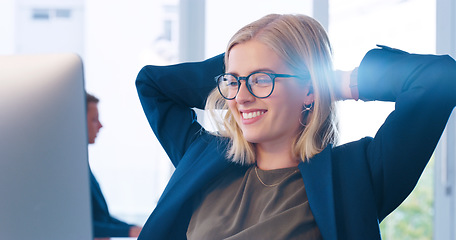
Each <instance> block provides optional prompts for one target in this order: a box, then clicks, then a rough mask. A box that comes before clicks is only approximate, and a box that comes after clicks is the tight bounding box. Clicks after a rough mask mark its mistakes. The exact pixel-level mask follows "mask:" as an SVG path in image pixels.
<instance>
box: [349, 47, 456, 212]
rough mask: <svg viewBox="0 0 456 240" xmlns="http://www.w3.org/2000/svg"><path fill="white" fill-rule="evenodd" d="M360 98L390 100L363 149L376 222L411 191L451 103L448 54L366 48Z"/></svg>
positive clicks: (454, 101) (454, 66)
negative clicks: (390, 109)
mask: <svg viewBox="0 0 456 240" xmlns="http://www.w3.org/2000/svg"><path fill="white" fill-rule="evenodd" d="M357 79H358V84H357V87H358V89H359V96H360V99H362V100H365V101H370V100H381V101H395V102H396V104H395V110H394V111H393V112H392V113H391V114H390V115H389V116H388V118H387V119H386V121H385V122H384V124H383V125H382V126H381V128H380V129H379V131H378V132H377V134H376V136H375V138H374V139H373V141H372V142H371V143H370V144H369V146H368V149H367V158H368V161H369V165H370V168H371V174H372V181H373V184H374V189H375V194H376V199H378V200H379V201H378V202H377V205H378V211H379V216H380V219H381V218H383V217H385V216H386V215H387V214H388V213H389V212H391V211H392V210H394V208H396V207H397V206H398V205H399V204H400V203H401V202H402V201H403V200H404V199H405V198H406V197H407V196H408V194H409V193H410V192H411V191H412V190H413V188H414V187H415V185H416V183H417V181H418V179H419V177H420V175H421V173H422V171H423V169H424V168H425V166H426V164H427V162H428V161H429V159H430V157H431V155H432V153H433V151H434V149H435V147H436V145H437V142H438V140H439V138H440V136H441V134H442V132H443V130H444V128H445V125H446V122H447V120H448V118H449V116H450V114H451V112H452V110H453V108H454V107H455V105H456V94H455V93H456V63H455V61H454V60H453V59H452V58H450V57H449V56H435V55H417V54H409V53H406V52H403V51H400V50H397V49H391V48H388V47H382V48H381V49H374V50H371V51H370V52H369V53H367V54H366V56H365V58H364V59H363V61H362V62H361V65H360V67H359V71H358V78H357Z"/></svg>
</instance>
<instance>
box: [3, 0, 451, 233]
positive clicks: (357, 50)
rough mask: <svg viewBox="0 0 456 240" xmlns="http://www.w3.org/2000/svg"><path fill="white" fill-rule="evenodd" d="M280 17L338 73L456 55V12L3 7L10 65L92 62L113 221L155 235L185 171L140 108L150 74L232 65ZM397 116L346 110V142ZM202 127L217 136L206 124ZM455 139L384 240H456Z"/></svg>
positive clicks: (94, 2) (95, 148) (297, 1)
mask: <svg viewBox="0 0 456 240" xmlns="http://www.w3.org/2000/svg"><path fill="white" fill-rule="evenodd" d="M268 13H302V14H307V15H310V16H313V17H315V18H316V19H318V20H319V21H320V22H321V23H322V24H323V25H324V26H325V28H326V29H327V30H328V33H329V36H330V39H331V41H332V44H333V50H334V63H335V67H336V68H337V69H343V70H349V69H353V68H354V67H356V66H357V65H358V64H359V63H360V61H361V59H362V57H363V55H364V54H365V53H366V52H367V51H368V50H369V49H371V48H374V47H375V44H383V45H388V46H391V47H395V48H401V49H403V50H405V51H409V52H415V53H430V54H435V53H438V54H450V55H452V56H453V57H455V55H456V3H455V1H454V0H345V1H338V0H280V1H278V0H262V1H257V0H230V1H220V0H155V1H151V0H130V1H118V0H114V1H107V0H2V1H0V54H2V55H9V54H35V53H52V52H76V53H78V54H79V55H80V56H81V57H82V59H83V61H84V68H85V85H86V89H87V91H88V92H90V93H93V94H94V95H96V96H97V97H99V98H100V100H101V102H100V103H99V110H100V119H101V121H102V123H103V125H104V127H103V128H102V129H101V131H100V133H99V135H98V138H97V141H96V143H95V144H94V145H91V146H89V161H90V164H91V167H92V169H93V171H94V174H95V175H96V176H97V178H98V180H99V182H100V184H101V187H102V189H103V191H104V194H105V197H106V199H107V201H108V205H109V207H110V210H111V212H112V213H113V214H114V215H116V216H119V217H120V218H122V219H125V220H127V221H130V222H134V223H137V224H143V223H144V222H145V220H146V219H147V217H148V216H149V214H150V213H151V211H152V210H153V208H154V207H155V204H156V202H157V200H158V198H159V196H160V193H161V191H162V190H163V189H164V187H165V185H166V182H167V180H168V178H169V176H170V174H172V171H173V167H172V166H171V165H170V163H169V162H168V160H167V156H166V154H165V153H164V152H163V150H162V149H161V146H160V144H159V143H158V141H157V140H156V139H155V136H154V135H153V133H152V131H151V130H150V128H149V126H148V123H147V121H146V118H145V116H144V113H143V111H142V108H141V106H140V103H139V99H138V97H137V93H136V88H135V85H134V82H135V78H136V75H137V73H138V72H139V70H140V69H141V67H142V66H144V65H148V64H152V65H167V64H173V63H178V62H182V61H197V60H203V59H205V58H208V57H212V56H214V55H216V54H219V53H222V52H223V51H224V49H225V45H226V43H227V42H228V40H229V38H230V37H231V36H232V35H233V34H234V32H235V31H236V30H237V29H239V28H240V27H242V26H243V25H245V24H247V23H249V22H251V21H253V20H256V19H258V18H260V17H262V16H264V15H266V14H268ZM455 94H456V93H455ZM393 107H394V105H393V104H388V103H376V102H374V103H361V102H357V103H355V102H353V101H346V102H343V103H341V104H340V117H341V131H342V142H347V141H351V140H356V139H359V138H361V137H363V136H366V135H370V136H373V135H374V134H375V131H376V130H377V129H378V127H379V126H380V124H381V123H382V122H383V120H384V119H385V117H386V115H387V114H388V113H389V112H391V110H392V109H393ZM423 111H425V109H423ZM198 115H199V119H200V121H201V122H202V123H203V124H205V125H207V126H208V127H209V128H210V126H209V123H208V122H209V121H208V120H207V119H205V115H204V112H202V111H198ZM453 115H454V114H453ZM349 116H351V117H349ZM353 116H356V117H353ZM417 131H419V129H417ZM455 138H456V121H455V120H454V116H453V118H452V119H451V121H450V123H449V124H448V126H447V130H446V132H445V134H444V136H443V137H442V140H441V142H440V144H439V147H438V149H437V151H436V154H435V156H434V157H433V160H432V161H431V163H430V164H429V166H428V168H427V170H426V171H425V173H424V174H423V176H422V178H421V180H420V182H419V185H418V187H417V188H416V189H415V191H414V193H413V194H412V195H411V196H410V197H409V198H408V199H407V200H406V202H405V204H404V205H403V206H401V207H400V208H399V209H398V210H397V211H396V212H395V213H393V214H392V215H390V216H389V217H388V218H387V219H386V220H385V221H384V222H383V223H382V225H381V227H382V235H383V238H384V239H439V240H440V239H442V240H446V239H456V230H455V228H454V226H456V197H455V191H456V190H455V189H454V188H455V183H456V180H455V171H456V168H455V162H456V159H455V148H456V142H455ZM398 184H400V183H398Z"/></svg>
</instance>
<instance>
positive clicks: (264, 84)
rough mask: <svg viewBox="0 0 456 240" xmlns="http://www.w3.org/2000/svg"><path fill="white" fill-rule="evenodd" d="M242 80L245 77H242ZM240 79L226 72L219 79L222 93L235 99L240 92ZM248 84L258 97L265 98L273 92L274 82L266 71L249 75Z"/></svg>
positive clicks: (249, 88) (227, 97)
mask: <svg viewBox="0 0 456 240" xmlns="http://www.w3.org/2000/svg"><path fill="white" fill-rule="evenodd" d="M239 79H240V80H245V78H242V77H240V78H239ZM240 84H241V83H240V81H238V80H237V78H236V77H235V76H233V75H231V74H225V75H222V76H220V77H219V79H218V88H219V91H220V94H222V96H223V97H225V98H226V99H234V98H235V97H236V95H237V93H238V92H239V88H240ZM246 85H247V88H248V90H249V92H250V93H252V95H254V96H255V97H258V98H265V97H267V96H269V95H270V94H271V92H272V89H273V86H274V82H273V79H272V78H271V76H269V75H268V74H265V73H254V74H252V75H249V76H248V79H247V80H246Z"/></svg>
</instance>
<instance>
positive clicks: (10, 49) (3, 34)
mask: <svg viewBox="0 0 456 240" xmlns="http://www.w3.org/2000/svg"><path fill="white" fill-rule="evenodd" d="M14 3H15V1H14V0H2V1H0V54H2V55H5V54H13V53H14V48H15V44H14V24H15V15H16V14H15V12H14V11H13V10H12V9H14Z"/></svg>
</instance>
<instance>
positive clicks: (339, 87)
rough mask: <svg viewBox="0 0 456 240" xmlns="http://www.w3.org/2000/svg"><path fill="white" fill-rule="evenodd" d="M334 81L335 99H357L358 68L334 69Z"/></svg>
mask: <svg viewBox="0 0 456 240" xmlns="http://www.w3.org/2000/svg"><path fill="white" fill-rule="evenodd" d="M334 83H335V88H334V91H335V95H336V99H337V100H348V99H355V100H358V97H359V94H358V68H355V69H353V70H352V71H341V70H336V71H334Z"/></svg>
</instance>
